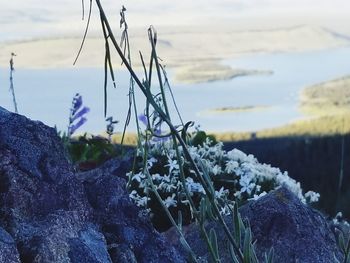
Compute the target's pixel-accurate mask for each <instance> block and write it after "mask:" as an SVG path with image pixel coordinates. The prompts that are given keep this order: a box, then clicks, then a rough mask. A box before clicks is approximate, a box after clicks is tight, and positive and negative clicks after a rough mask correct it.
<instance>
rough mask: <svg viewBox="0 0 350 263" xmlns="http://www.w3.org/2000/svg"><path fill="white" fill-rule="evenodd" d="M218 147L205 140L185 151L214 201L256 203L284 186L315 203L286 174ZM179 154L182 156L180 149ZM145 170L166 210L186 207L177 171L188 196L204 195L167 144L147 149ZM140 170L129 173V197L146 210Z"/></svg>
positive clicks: (144, 184)
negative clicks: (202, 174)
mask: <svg viewBox="0 0 350 263" xmlns="http://www.w3.org/2000/svg"><path fill="white" fill-rule="evenodd" d="M222 147H223V144H222V143H217V144H215V145H212V142H211V141H210V140H209V139H207V141H206V142H205V143H203V145H201V146H196V147H195V146H191V147H189V152H190V155H191V157H192V158H193V159H194V161H195V163H196V164H197V165H198V167H199V168H200V170H201V171H202V172H207V173H208V174H209V176H210V178H211V180H212V182H213V185H214V187H215V190H216V193H215V195H216V197H217V198H222V199H226V200H231V201H239V202H244V201H246V200H257V199H259V198H260V197H262V196H264V195H265V194H266V193H267V192H269V191H271V190H273V189H276V188H277V187H280V186H282V185H284V186H286V187H287V188H289V190H290V191H292V192H293V193H294V194H296V195H297V196H298V197H299V199H300V200H301V201H302V202H304V203H306V202H309V203H311V202H317V201H318V199H319V197H320V195H319V194H318V193H315V192H312V191H309V192H307V193H306V194H305V195H303V192H302V189H301V187H300V183H299V182H296V181H295V180H294V179H292V178H290V177H289V176H288V173H287V172H284V173H282V172H281V171H280V169H278V168H274V167H271V166H270V165H267V164H262V163H259V162H258V160H257V159H256V158H255V157H254V156H253V155H251V154H250V155H247V154H245V153H243V152H242V151H240V150H237V149H234V150H232V151H228V152H226V151H224V150H223V149H222ZM179 150H180V153H181V156H183V151H182V148H181V147H180V148H179ZM140 163H143V162H140ZM147 168H148V171H149V172H150V175H151V178H152V181H153V184H154V185H155V186H156V188H157V191H158V192H159V194H160V196H161V197H162V198H163V200H164V201H163V202H164V204H165V205H166V206H167V207H176V206H177V205H178V204H179V203H183V204H185V203H186V199H185V196H184V194H183V185H182V183H181V181H180V168H182V169H183V171H184V174H185V177H186V179H185V185H186V187H187V189H188V190H189V192H190V193H191V195H192V196H194V195H197V196H202V195H205V190H204V188H203V186H202V185H201V184H200V183H199V180H198V179H197V177H196V175H195V172H194V171H193V170H192V167H191V166H190V165H189V163H187V162H186V161H184V159H183V158H181V160H180V161H179V160H178V159H177V158H176V151H175V150H174V148H173V144H172V143H171V141H166V142H162V143H155V144H153V145H152V146H151V148H150V150H149V157H148V160H147ZM143 169H144V167H141V166H140V167H139V170H138V171H137V173H134V174H133V173H131V172H130V173H129V176H130V177H131V178H130V180H131V190H132V192H131V193H130V197H131V198H132V199H133V200H134V201H135V202H136V204H137V205H139V206H143V207H147V204H148V201H149V200H150V199H148V198H149V194H150V193H149V186H148V183H149V182H147V180H146V175H145V174H143V173H142V171H143ZM224 210H225V209H224Z"/></svg>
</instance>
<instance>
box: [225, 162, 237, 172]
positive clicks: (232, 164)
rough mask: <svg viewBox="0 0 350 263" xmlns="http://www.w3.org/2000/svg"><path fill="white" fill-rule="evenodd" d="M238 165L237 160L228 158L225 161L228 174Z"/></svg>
mask: <svg viewBox="0 0 350 263" xmlns="http://www.w3.org/2000/svg"><path fill="white" fill-rule="evenodd" d="M238 166H239V164H238V162H237V161H233V160H229V161H227V162H226V168H225V171H226V172H227V173H229V174H230V173H232V172H234V171H235V169H237V168H238Z"/></svg>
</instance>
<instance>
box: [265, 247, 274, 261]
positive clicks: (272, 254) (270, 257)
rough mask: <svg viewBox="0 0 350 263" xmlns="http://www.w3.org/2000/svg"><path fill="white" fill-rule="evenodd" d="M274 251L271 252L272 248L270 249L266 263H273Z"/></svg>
mask: <svg viewBox="0 0 350 263" xmlns="http://www.w3.org/2000/svg"><path fill="white" fill-rule="evenodd" d="M274 253H275V252H274V250H273V247H272V248H271V249H270V251H269V255H268V257H267V259H266V263H273V257H274Z"/></svg>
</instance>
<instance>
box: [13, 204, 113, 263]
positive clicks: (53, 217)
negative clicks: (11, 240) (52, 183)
mask: <svg viewBox="0 0 350 263" xmlns="http://www.w3.org/2000/svg"><path fill="white" fill-rule="evenodd" d="M79 219H80V216H79V214H78V213H77V212H71V211H69V212H67V211H63V210H61V211H57V212H55V213H52V214H50V215H49V216H47V217H46V218H45V220H42V221H36V222H31V224H30V225H29V229H30V230H29V231H28V230H27V231H23V230H22V231H20V232H21V233H22V234H23V233H26V235H22V236H21V239H20V240H19V242H18V243H19V249H20V252H21V259H22V261H23V262H37V263H54V262H67V263H69V262H72V263H77V262H96V263H107V262H111V259H110V257H109V254H108V251H107V246H106V241H105V239H104V236H103V235H102V234H101V233H100V232H99V231H98V229H97V227H96V226H95V225H93V224H89V223H86V222H83V221H80V220H79ZM21 228H22V229H23V228H25V229H28V224H21V225H19V226H18V229H20V230H21Z"/></svg>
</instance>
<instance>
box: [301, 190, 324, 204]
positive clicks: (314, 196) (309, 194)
mask: <svg viewBox="0 0 350 263" xmlns="http://www.w3.org/2000/svg"><path fill="white" fill-rule="evenodd" d="M304 196H305V198H306V199H307V200H308V201H309V202H310V203H315V202H318V200H319V199H320V194H319V193H315V192H314V191H308V192H307V193H305V195H304Z"/></svg>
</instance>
